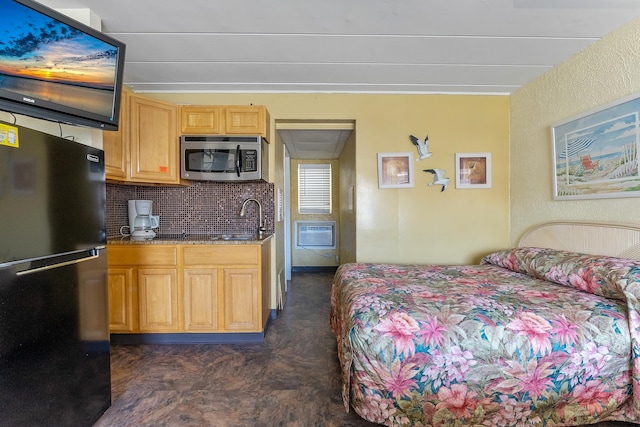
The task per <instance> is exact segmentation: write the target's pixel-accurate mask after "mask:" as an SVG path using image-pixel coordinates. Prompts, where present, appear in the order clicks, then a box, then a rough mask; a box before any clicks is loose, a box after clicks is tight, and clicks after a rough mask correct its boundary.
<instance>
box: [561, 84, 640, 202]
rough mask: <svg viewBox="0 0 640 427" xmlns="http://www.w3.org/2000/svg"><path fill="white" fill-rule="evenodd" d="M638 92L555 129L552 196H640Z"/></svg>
mask: <svg viewBox="0 0 640 427" xmlns="http://www.w3.org/2000/svg"><path fill="white" fill-rule="evenodd" d="M639 115H640V94H635V95H632V96H630V97H626V98H623V99H620V100H618V101H615V102H612V103H610V104H607V105H604V106H602V107H600V108H598V109H595V110H591V111H588V112H586V113H584V114H582V115H579V116H577V117H573V118H571V119H569V120H565V121H563V122H560V123H558V124H556V125H554V126H552V128H551V139H552V143H553V171H554V176H553V178H554V199H555V200H577V199H599V198H614V197H638V196H640V176H639V175H638V144H639V141H640V132H639V128H640V121H639V119H638V117H639Z"/></svg>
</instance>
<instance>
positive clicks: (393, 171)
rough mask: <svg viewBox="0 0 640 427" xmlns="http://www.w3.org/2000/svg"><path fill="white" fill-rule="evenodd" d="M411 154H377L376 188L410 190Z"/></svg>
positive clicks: (411, 181)
mask: <svg viewBox="0 0 640 427" xmlns="http://www.w3.org/2000/svg"><path fill="white" fill-rule="evenodd" d="M414 186H415V182H414V178H413V153H411V152H400V153H378V188H412V187H414Z"/></svg>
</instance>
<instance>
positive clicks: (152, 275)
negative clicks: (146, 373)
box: [108, 244, 270, 333]
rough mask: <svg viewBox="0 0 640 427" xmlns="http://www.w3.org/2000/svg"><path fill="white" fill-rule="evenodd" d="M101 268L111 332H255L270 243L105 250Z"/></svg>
mask: <svg viewBox="0 0 640 427" xmlns="http://www.w3.org/2000/svg"><path fill="white" fill-rule="evenodd" d="M108 261H109V318H110V326H111V332H112V333H175V332H187V333H194V332H206V333H209V332H261V331H263V330H264V327H265V326H266V322H267V320H268V315H269V311H270V307H269V296H270V286H268V284H266V283H268V281H269V280H270V246H269V244H263V245H158V244H152V245H144V244H141V245H121V246H120V245H110V246H109V247H108ZM265 264H266V265H265Z"/></svg>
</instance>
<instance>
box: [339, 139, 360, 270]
mask: <svg viewBox="0 0 640 427" xmlns="http://www.w3.org/2000/svg"><path fill="white" fill-rule="evenodd" d="M355 164H356V134H355V132H351V136H350V137H349V139H348V140H347V142H346V143H345V145H344V148H343V150H342V153H341V154H340V166H339V167H340V217H339V222H340V228H339V229H338V232H339V234H338V241H339V242H340V250H339V261H340V263H347V262H355V261H356V256H357V251H356V236H357V229H356V220H357V210H356V208H357V203H356V173H355V170H354V169H355V168H354V165H355Z"/></svg>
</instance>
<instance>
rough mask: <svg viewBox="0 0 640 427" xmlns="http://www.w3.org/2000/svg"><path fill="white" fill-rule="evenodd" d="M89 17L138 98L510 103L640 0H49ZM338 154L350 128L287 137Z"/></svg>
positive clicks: (301, 147) (317, 151) (305, 150)
mask: <svg viewBox="0 0 640 427" xmlns="http://www.w3.org/2000/svg"><path fill="white" fill-rule="evenodd" d="M41 3H43V4H45V5H47V6H49V7H52V8H54V9H85V11H86V9H90V10H91V12H92V13H94V14H96V15H97V16H98V17H99V18H100V19H101V21H102V31H103V32H105V33H107V34H109V35H111V36H113V37H115V38H116V39H119V40H121V41H123V42H124V43H125V44H126V45H127V53H126V61H125V73H124V83H125V84H127V85H128V86H130V87H131V88H132V89H133V90H134V91H136V92H251V93H254V92H346V93H358V92H366V93H464V94H504V95H508V94H510V93H511V92H513V91H515V90H516V89H518V88H519V87H520V86H522V85H524V84H526V83H527V82H529V81H531V80H533V79H535V78H536V77H538V76H539V75H541V74H543V73H544V72H545V71H547V70H549V69H551V68H553V67H554V66H555V65H557V64H559V63H560V62H563V61H564V60H566V59H567V58H569V57H570V56H572V55H573V54H575V53H576V52H579V51H580V50H582V49H584V48H586V47H587V46H589V45H590V44H591V43H593V42H595V41H597V40H598V39H600V38H601V37H602V36H604V35H606V34H607V33H609V32H611V31H613V30H614V29H616V28H618V27H620V26H621V25H623V24H625V23H627V22H629V21H631V20H632V19H633V18H635V17H637V16H640V0H324V1H318V0H316V1H310V0H277V1H266V0H224V1H223V0H183V1H176V0H107V1H105V0H41ZM278 133H279V135H280V136H281V138H282V139H283V141H284V142H285V144H286V145H287V147H288V148H289V150H290V152H291V157H293V158H316V159H321V158H334V157H335V156H337V154H339V152H340V150H341V149H342V146H343V145H344V142H345V141H346V139H347V138H348V136H349V135H350V133H351V131H350V130H344V129H342V128H340V127H339V128H337V129H335V130H331V129H327V128H321V129H314V128H313V127H310V128H306V129H301V128H296V129H290V130H287V129H282V128H280V129H279V130H278Z"/></svg>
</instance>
